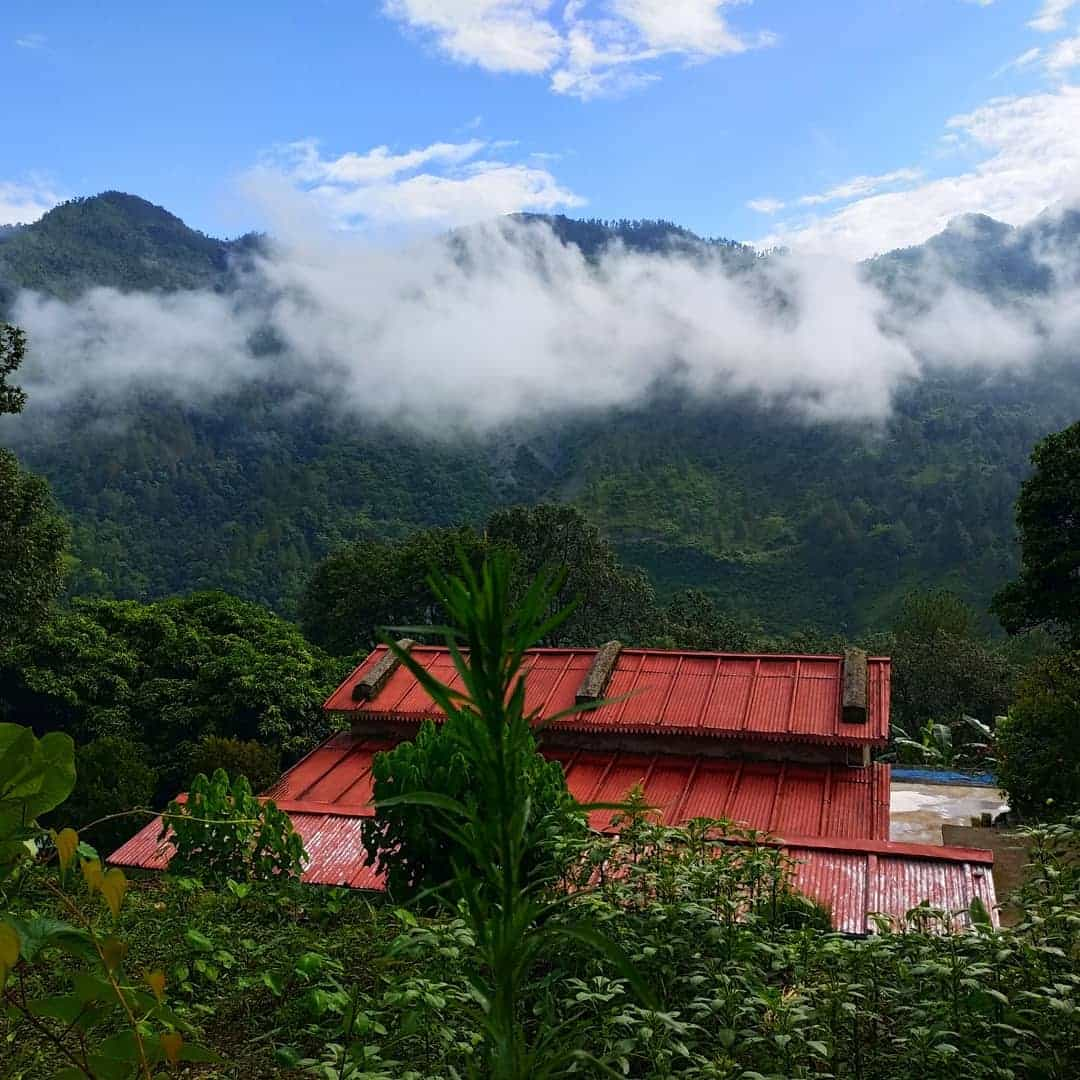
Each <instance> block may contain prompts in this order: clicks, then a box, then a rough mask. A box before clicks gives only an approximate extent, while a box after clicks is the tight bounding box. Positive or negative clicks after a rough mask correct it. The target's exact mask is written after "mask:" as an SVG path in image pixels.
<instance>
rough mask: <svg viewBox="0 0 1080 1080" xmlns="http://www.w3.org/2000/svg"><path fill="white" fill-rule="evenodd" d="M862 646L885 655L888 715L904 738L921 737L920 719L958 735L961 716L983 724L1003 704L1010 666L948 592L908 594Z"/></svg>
mask: <svg viewBox="0 0 1080 1080" xmlns="http://www.w3.org/2000/svg"><path fill="white" fill-rule="evenodd" d="M869 644H870V646H871V648H873V649H874V650H875V651H880V652H882V653H884V655H887V656H891V657H892V662H893V665H892V718H893V723H894V724H895V725H896V726H897V727H898V728H899V730H900V731H901V732H903V733H904V734H905V735H907V736H908V737H913V738H916V739H918V738H921V733H922V731H923V730H924V729H925V728H926V725H927V724H944V725H945V726H946V727H949V728H952V727H955V728H957V730H958V735H959V736H966V735H967V734H968V732H969V731H970V726H969V725H965V724H963V717H964V716H965V715H971V716H974V717H975V718H976V719H977V720H979V721H981V722H982V723H983V724H991V723H992V722H993V720H994V717H996V716H999V715H1001V714H1002V713H1004V712H1005V710H1006V708H1007V707H1008V704H1009V701H1010V699H1011V696H1012V693H1013V690H1014V687H1015V684H1016V679H1017V676H1018V671H1017V668H1016V666H1015V665H1014V664H1013V663H1012V662H1011V661H1010V659H1009V657H1008V654H1007V653H1006V651H1005V650H1004V649H1003V648H1002V647H1001V646H1000V645H999V644H998V643H994V642H991V641H990V640H989V639H988V638H987V637H986V636H985V635H984V634H982V633H980V632H979V631H978V629H977V624H976V618H975V613H974V612H973V611H972V610H971V608H970V607H969V606H968V605H967V604H965V603H964V602H963V601H962V600H961V599H960V598H959V597H957V596H955V595H953V594H952V593H948V592H944V591H942V590H933V591H929V592H915V593H911V594H909V595H908V596H907V597H906V598H905V600H904V603H903V606H902V608H901V611H900V615H899V617H898V619H897V621H896V622H895V624H894V626H893V629H892V633H891V634H889V635H887V636H884V637H883V638H880V639H875V640H873V641H872V642H870V643H869ZM958 741H960V740H959V739H958Z"/></svg>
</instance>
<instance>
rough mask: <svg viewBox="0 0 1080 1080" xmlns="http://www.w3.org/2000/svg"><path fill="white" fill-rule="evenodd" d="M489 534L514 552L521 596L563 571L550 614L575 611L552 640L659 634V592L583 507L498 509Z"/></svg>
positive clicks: (516, 591) (584, 641)
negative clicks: (540, 580) (627, 564)
mask: <svg viewBox="0 0 1080 1080" xmlns="http://www.w3.org/2000/svg"><path fill="white" fill-rule="evenodd" d="M484 535H485V537H486V539H487V541H488V543H489V544H490V545H492V546H493V547H494V548H495V549H496V550H502V551H506V552H509V553H510V554H511V558H512V565H513V580H512V583H511V593H512V595H513V596H523V595H525V593H526V592H527V591H528V589H529V587H530V586H531V584H532V582H533V581H534V580H535V579H536V577H537V575H538V574H540V573H543V572H550V571H552V570H555V571H561V572H562V574H563V576H562V584H561V586H560V587H559V590H558V592H557V593H556V594H555V595H554V596H553V597H552V598H551V601H550V605H551V608H550V611H549V614H554V613H555V612H556V611H560V610H567V612H568V613H567V615H566V617H565V618H564V619H562V620H560V622H559V624H558V625H557V626H553V627H552V628H551V629H549V630H548V632H547V634H546V635H545V637H544V639H543V643H544V644H547V645H595V644H596V643H597V642H599V641H606V640H608V639H611V638H616V639H619V640H622V641H627V642H631V641H633V642H637V641H641V640H642V639H643V638H645V637H648V636H649V635H650V633H652V632H654V626H655V619H656V594H655V591H654V589H653V586H652V584H651V583H650V582H649V579H648V577H647V576H646V575H645V574H643V573H642V572H641V571H640V570H636V569H631V568H627V567H624V566H623V565H622V563H621V562H620V561H619V557H618V555H617V554H616V552H615V549H614V548H613V547H612V546H611V544H610V543H609V542H608V541H607V540H606V539H604V538H603V537H602V536H601V535H600V531H599V529H597V527H596V526H595V525H594V524H592V522H590V521H589V520H588V519H587V518H586V517H585V515H584V514H582V513H581V511H580V510H578V509H577V508H575V507H572V506H556V505H550V504H544V505H540V506H514V507H510V508H509V509H506V510H497V511H496V512H495V513H494V514H492V515H491V517H490V518H489V519H488V522H487V526H486V528H485V530H484ZM570 604H573V605H574V606H573V609H572V610H569V609H568V605H570Z"/></svg>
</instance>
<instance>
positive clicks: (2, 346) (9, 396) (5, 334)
mask: <svg viewBox="0 0 1080 1080" xmlns="http://www.w3.org/2000/svg"><path fill="white" fill-rule="evenodd" d="M25 355H26V334H24V333H23V331H22V330H20V329H19V328H18V327H17V326H9V325H8V324H7V323H0V415H2V414H3V413H17V412H22V410H23V406H24V405H25V404H26V394H25V393H24V392H23V391H22V390H20V389H19V388H18V387H17V386H13V385H12V384H11V383H9V382H8V376H10V375H11V374H13V373H14V371H15V369H16V368H17V367H18V366H19V365H20V364H21V363H22V361H23V357H24V356H25Z"/></svg>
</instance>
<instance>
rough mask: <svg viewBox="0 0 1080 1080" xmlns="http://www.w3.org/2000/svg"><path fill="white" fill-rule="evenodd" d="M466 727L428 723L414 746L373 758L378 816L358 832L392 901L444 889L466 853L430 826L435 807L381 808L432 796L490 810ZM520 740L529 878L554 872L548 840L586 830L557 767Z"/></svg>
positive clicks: (456, 722)
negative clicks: (466, 743) (480, 793)
mask: <svg viewBox="0 0 1080 1080" xmlns="http://www.w3.org/2000/svg"><path fill="white" fill-rule="evenodd" d="M462 724H463V720H462V718H461V717H460V716H451V717H450V718H449V719H448V720H446V721H445V722H444V723H443V724H441V725H439V726H436V725H435V724H433V723H431V722H430V721H427V722H425V723H424V724H423V725H421V728H420V730H419V731H418V732H417V734H416V737H415V738H414V739H413V740H412V741H411V742H402V743H399V744H398V745H397V746H395V747H394V749H393V750H389V751H387V752H385V753H381V754H377V755H376V757H375V761H374V764H373V766H372V776H373V778H374V789H373V795H374V800H375V803H376V812H375V816H374V817H371V818H365V819H364V821H363V823H362V826H361V827H362V829H363V835H364V847H365V848H366V850H367V852H368V863H369V865H371V864H377V865H378V867H379V870H380V871H381V872H382V873H385V874H386V885H387V889H388V891H389V893H390V895H391V896H392V897H394V899H395V900H399V901H404V900H409V899H412V898H415V897H416V896H418V895H419V894H420V893H422V892H424V891H426V890H429V889H438V888H440V887H441V886H444V885H446V884H447V882H450V881H451V880H452V879H453V877H454V867H455V864H459V863H460V862H461V860H462V858H463V851H462V849H461V848H460V846H459V845H457V844H455V843H453V842H452V841H451V840H450V839H449V838H448V837H447V836H446V835H444V834H443V833H441V832H440V831H439V830H437V829H433V828H432V810H431V808H430V807H428V806H423V805H411V804H409V803H408V802H405V803H399V804H397V805H395V806H380V805H379V804H380V803H381V802H385V801H387V800H389V799H396V798H399V797H403V796H408V795H412V794H414V793H416V792H422V791H435V792H439V793H440V794H442V795H445V796H448V797H450V798H452V799H454V800H455V801H457V802H459V803H461V804H462V805H464V806H467V807H470V808H472V810H474V811H476V812H486V808H485V807H482V806H480V805H479V804H478V798H477V794H476V790H477V789H476V775H475V773H476V769H475V767H474V763H473V762H471V761H470V759H469V757H468V756H467V755H466V754H465V753H464V752H463V750H462V742H463V739H466V738H467V733H466V734H463V733H462V731H461V730H460V729H461V727H462ZM522 738H523V739H524V740H525V743H526V746H525V748H524V749H523V750H522V752H521V753H522V758H521V763H520V764H521V768H522V769H523V772H522V775H521V777H520V781H521V784H522V787H523V789H524V790H525V791H527V792H528V799H529V820H528V829H529V836H530V858H529V862H528V872H529V873H530V874H533V873H538V872H545V873H550V869H551V865H552V862H553V859H554V854H553V847H552V845H551V844H550V843H545V841H556V840H558V841H559V842H565V841H566V840H567V839H568V838H569V836H570V835H572V834H573V833H574V832H575V831H577V832H580V831H581V830H582V826H583V819H582V818H581V815H580V814H578V813H576V812H575V811H574V809H573V802H572V800H571V799H570V796H569V795H568V793H567V790H566V780H565V778H564V777H563V771H562V767H561V766H560V765H559V763H558V762H556V761H547V760H546V759H545V758H543V757H541V756H540V754H539V753H537V751H536V743H535V740H534V739H533V737H532V734H531V733H529V734H528V735H527V736H522Z"/></svg>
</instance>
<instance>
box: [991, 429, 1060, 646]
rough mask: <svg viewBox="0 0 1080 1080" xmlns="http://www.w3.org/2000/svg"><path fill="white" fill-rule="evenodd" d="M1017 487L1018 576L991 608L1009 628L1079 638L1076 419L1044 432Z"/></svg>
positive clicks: (1010, 631) (1013, 630) (1014, 630)
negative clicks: (1060, 428) (1051, 629)
mask: <svg viewBox="0 0 1080 1080" xmlns="http://www.w3.org/2000/svg"><path fill="white" fill-rule="evenodd" d="M1031 461H1032V464H1033V465H1034V467H1035V471H1034V472H1033V473H1032V475H1031V476H1030V477H1029V478H1028V479H1027V480H1026V481H1025V482H1024V484H1023V486H1022V487H1021V489H1020V498H1019V499H1018V500H1017V504H1016V524H1017V528H1018V530H1019V533H1020V550H1021V558H1022V567H1021V571H1020V577H1019V578H1018V579H1017V580H1016V581H1013V582H1010V583H1009V584H1008V585H1006V586H1005V587H1004V588H1003V589H1001V590H1000V591H999V592H998V594H997V596H996V597H995V598H994V608H995V610H996V611H997V613H998V615H999V616H1000V618H1001V622H1002V624H1003V625H1004V627H1005V629H1006V630H1008V631H1009V633H1013V634H1015V633H1017V632H1019V631H1022V630H1029V629H1031V628H1032V627H1036V626H1046V625H1050V626H1051V627H1054V628H1056V629H1058V630H1060V631H1062V632H1063V633H1065V634H1067V635H1068V636H1070V637H1072V638H1074V639H1080V421H1078V422H1077V423H1075V424H1073V425H1072V427H1069V428H1066V429H1065V430H1064V431H1059V432H1057V433H1055V434H1053V435H1048V436H1047V437H1046V438H1045V439H1043V441H1042V442H1040V443H1039V444H1038V446H1036V447H1035V450H1034V452H1033V453H1032V455H1031Z"/></svg>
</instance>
